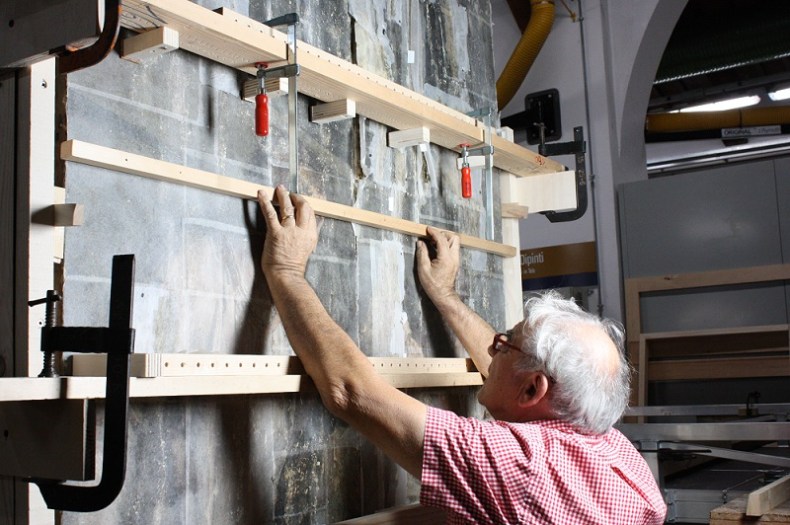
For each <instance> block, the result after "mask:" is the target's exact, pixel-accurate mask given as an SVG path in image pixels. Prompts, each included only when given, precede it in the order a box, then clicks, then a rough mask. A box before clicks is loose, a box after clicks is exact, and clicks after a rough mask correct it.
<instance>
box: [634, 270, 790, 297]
mask: <svg viewBox="0 0 790 525" xmlns="http://www.w3.org/2000/svg"><path fill="white" fill-rule="evenodd" d="M787 279H790V264H769V265H766V266H749V267H746V268H731V269H726V270H712V271H708V272H695V273H679V274H671V275H658V276H652V277H634V278H630V279H626V280H625V286H626V289H627V290H629V291H632V292H636V293H645V292H659V291H665V290H682V289H689V288H703V287H708V286H728V285H740V284H750V283H764V282H770V281H784V280H787Z"/></svg>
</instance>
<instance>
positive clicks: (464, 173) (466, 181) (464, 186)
mask: <svg viewBox="0 0 790 525" xmlns="http://www.w3.org/2000/svg"><path fill="white" fill-rule="evenodd" d="M461 195H462V196H463V198H464V199H470V198H471V197H472V170H471V168H470V167H469V166H463V167H462V168H461Z"/></svg>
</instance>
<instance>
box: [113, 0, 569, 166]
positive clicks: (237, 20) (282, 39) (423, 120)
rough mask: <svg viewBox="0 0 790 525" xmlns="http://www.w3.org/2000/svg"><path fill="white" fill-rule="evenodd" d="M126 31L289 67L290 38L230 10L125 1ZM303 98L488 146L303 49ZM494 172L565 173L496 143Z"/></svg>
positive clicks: (475, 133) (478, 132)
mask: <svg viewBox="0 0 790 525" xmlns="http://www.w3.org/2000/svg"><path fill="white" fill-rule="evenodd" d="M122 5H123V8H124V9H123V10H122V13H121V23H122V25H123V26H124V27H127V28H129V29H132V30H135V31H144V30H148V29H151V28H155V27H160V26H162V25H167V26H169V27H172V28H173V29H175V30H176V31H178V32H179V35H180V46H181V47H182V48H183V49H185V50H187V51H190V52H192V53H196V54H198V55H201V56H204V57H206V58H209V59H211V60H214V61H216V62H219V63H222V64H225V65H228V66H230V67H234V68H237V69H241V70H242V71H245V72H247V73H249V74H252V75H255V73H256V67H255V64H256V63H259V62H267V63H270V64H274V63H280V62H283V61H285V60H286V59H287V47H288V46H287V37H286V35H285V34H283V33H281V32H279V31H276V30H274V29H272V28H270V27H268V26H266V25H265V24H262V23H260V22H258V21H256V20H252V19H250V18H247V17H245V16H242V15H240V14H238V13H235V12H233V11H231V10H229V9H225V8H223V9H220V10H218V12H213V11H210V10H208V9H205V8H203V7H200V6H198V5H196V4H194V3H192V2H189V1H188V0H147V1H143V0H123V2H122ZM297 49H298V62H299V67H300V71H301V74H300V77H299V90H300V92H302V93H304V94H306V95H308V96H310V97H313V98H315V99H318V100H320V101H322V102H333V101H336V100H354V101H355V103H356V112H357V114H359V115H363V116H365V117H367V118H370V119H372V120H375V121H377V122H380V123H382V124H384V125H386V126H389V127H391V128H394V129H395V130H408V129H415V128H420V127H426V128H428V129H430V131H431V141H432V142H433V143H434V144H438V145H440V146H442V147H445V148H448V149H453V148H456V147H457V146H458V144H479V143H481V142H483V141H484V135H485V126H484V125H483V124H482V123H480V122H479V121H477V120H475V119H473V118H471V117H469V116H467V115H464V114H463V113H461V112H459V111H456V110H453V109H451V108H448V107H446V106H444V105H442V104H439V103H438V102H436V101H434V100H432V99H430V98H428V97H426V96H424V95H422V94H419V93H416V92H414V91H412V90H409V89H406V88H404V87H403V86H400V85H399V84H397V83H395V82H392V81H390V80H387V79H385V78H383V77H380V76H378V75H374V74H372V73H370V72H368V71H366V70H364V69H362V68H361V67H359V66H357V65H355V64H352V63H350V62H348V61H346V60H342V59H340V58H338V57H336V56H334V55H332V54H330V53H327V52H325V51H323V50H321V49H318V48H316V47H314V46H311V45H309V44H306V43H303V42H299V43H298V44H297ZM492 140H493V145H494V151H495V154H494V165H495V166H496V167H498V168H501V169H504V170H506V171H508V172H510V173H514V174H516V175H520V176H529V175H536V174H540V173H552V172H557V171H565V167H564V166H562V165H561V164H560V163H558V162H556V161H554V160H551V159H548V158H546V157H543V156H541V155H539V154H537V153H535V152H532V151H530V150H528V149H526V148H523V147H521V146H518V145H516V144H513V143H512V142H508V141H507V140H506V139H503V138H501V137H493V138H492Z"/></svg>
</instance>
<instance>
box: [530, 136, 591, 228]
mask: <svg viewBox="0 0 790 525" xmlns="http://www.w3.org/2000/svg"><path fill="white" fill-rule="evenodd" d="M542 139H543V134H542V133H541V143H540V146H538V153H540V154H541V155H543V156H544V157H550V156H552V155H574V156H575V159H576V209H575V210H571V211H563V212H556V211H543V212H541V213H542V214H543V215H545V216H546V218H547V219H548V220H549V222H568V221H575V220H576V219H580V218H581V216H582V215H584V212H586V211H587V164H586V162H585V157H584V154H585V153H586V152H587V143H586V142H585V141H584V128H583V127H581V126H578V127H575V128H573V141H571V142H557V143H551V144H547V143H545V142H543V140H542Z"/></svg>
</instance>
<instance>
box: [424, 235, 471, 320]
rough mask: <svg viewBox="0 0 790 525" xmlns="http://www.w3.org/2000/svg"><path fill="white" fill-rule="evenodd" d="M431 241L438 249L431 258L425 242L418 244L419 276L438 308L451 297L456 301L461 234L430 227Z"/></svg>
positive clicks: (426, 291)
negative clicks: (459, 236)
mask: <svg viewBox="0 0 790 525" xmlns="http://www.w3.org/2000/svg"><path fill="white" fill-rule="evenodd" d="M428 237H429V241H430V242H432V244H433V245H434V246H435V248H436V256H435V257H434V258H433V259H431V256H430V254H429V253H428V245H427V244H426V241H425V240H422V239H421V240H419V241H417V275H418V277H419V278H420V284H422V287H423V288H424V289H425V293H427V294H428V297H430V298H431V301H433V303H434V304H435V305H436V306H437V307H438V306H439V305H440V303H441V302H442V301H444V300H446V299H449V298H455V297H456V293H455V279H456V277H457V276H458V268H459V267H460V265H461V255H460V249H461V240H460V239H459V238H458V235H456V234H454V233H450V232H445V231H441V230H439V229H437V228H432V227H431V226H428Z"/></svg>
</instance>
